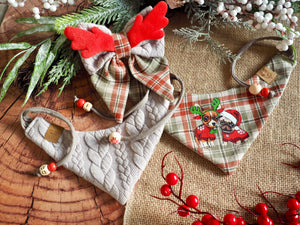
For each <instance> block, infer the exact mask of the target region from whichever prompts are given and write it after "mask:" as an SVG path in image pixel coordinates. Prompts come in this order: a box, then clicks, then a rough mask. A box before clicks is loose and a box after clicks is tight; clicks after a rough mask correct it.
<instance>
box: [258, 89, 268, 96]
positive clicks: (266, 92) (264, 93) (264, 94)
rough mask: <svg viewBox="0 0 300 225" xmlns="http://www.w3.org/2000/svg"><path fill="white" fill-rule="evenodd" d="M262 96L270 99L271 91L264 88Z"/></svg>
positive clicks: (261, 92)
mask: <svg viewBox="0 0 300 225" xmlns="http://www.w3.org/2000/svg"><path fill="white" fill-rule="evenodd" d="M260 94H261V96H263V97H268V96H269V94H270V89H269V88H263V89H261V91H260Z"/></svg>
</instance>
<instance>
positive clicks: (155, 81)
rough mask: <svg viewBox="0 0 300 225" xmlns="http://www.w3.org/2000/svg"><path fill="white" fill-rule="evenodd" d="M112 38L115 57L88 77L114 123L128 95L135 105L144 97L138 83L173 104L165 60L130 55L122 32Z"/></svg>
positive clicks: (142, 89) (121, 119)
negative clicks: (112, 117)
mask: <svg viewBox="0 0 300 225" xmlns="http://www.w3.org/2000/svg"><path fill="white" fill-rule="evenodd" d="M112 37H113V40H114V44H115V55H113V56H112V58H111V59H109V60H108V61H107V62H106V63H105V64H104V66H103V67H102V68H101V69H100V70H99V71H98V72H97V73H96V74H93V75H92V76H91V81H92V83H93V85H94V87H95V88H96V90H97V91H98V93H99V94H100V96H101V97H102V99H103V101H104V102H105V103H106V105H107V107H108V109H109V110H110V111H111V113H112V114H113V115H114V117H115V119H116V121H117V122H118V123H122V121H123V118H124V113H125V107H126V103H127V99H128V96H132V97H133V101H134V102H136V101H138V100H139V99H141V96H142V95H143V94H145V88H143V87H141V85H140V84H142V85H144V86H146V87H147V88H149V89H150V90H152V91H154V92H155V93H157V94H158V95H160V96H162V97H164V98H165V99H167V100H169V101H173V100H174V97H173V86H172V85H171V82H170V73H169V66H168V61H167V60H166V59H165V58H164V57H143V56H139V55H133V54H131V48H130V44H129V42H128V39H127V37H126V35H125V34H124V33H119V34H112ZM135 80H137V81H138V82H139V83H140V84H138V83H137V82H136V81H135Z"/></svg>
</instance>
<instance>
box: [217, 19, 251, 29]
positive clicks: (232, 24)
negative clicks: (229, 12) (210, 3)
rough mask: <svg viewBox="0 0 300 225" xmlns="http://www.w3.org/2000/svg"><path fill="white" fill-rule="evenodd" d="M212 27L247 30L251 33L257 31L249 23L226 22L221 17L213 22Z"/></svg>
mask: <svg viewBox="0 0 300 225" xmlns="http://www.w3.org/2000/svg"><path fill="white" fill-rule="evenodd" d="M212 25H213V26H214V27H215V28H226V27H232V28H239V29H245V30H249V31H255V28H254V27H253V26H252V25H249V23H247V22H244V21H235V22H231V21H228V20H225V19H223V18H221V17H217V19H216V20H214V21H213V22H212Z"/></svg>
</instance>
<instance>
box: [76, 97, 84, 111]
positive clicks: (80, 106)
mask: <svg viewBox="0 0 300 225" xmlns="http://www.w3.org/2000/svg"><path fill="white" fill-rule="evenodd" d="M84 104H85V100H84V99H83V98H80V99H78V100H77V101H76V106H77V107H78V108H80V109H82V108H83V106H84Z"/></svg>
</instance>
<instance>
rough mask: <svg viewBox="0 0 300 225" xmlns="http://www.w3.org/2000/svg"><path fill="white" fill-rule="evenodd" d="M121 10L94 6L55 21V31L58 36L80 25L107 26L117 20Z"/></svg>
mask: <svg viewBox="0 0 300 225" xmlns="http://www.w3.org/2000/svg"><path fill="white" fill-rule="evenodd" d="M119 10H120V9H119V8H118V7H117V6H116V7H114V8H104V7H102V6H93V7H91V8H88V9H84V10H82V11H81V13H72V14H69V15H67V16H62V17H61V18H59V19H57V20H56V21H55V30H56V32H57V33H58V34H63V32H64V30H65V28H66V27H68V26H73V27H74V26H77V24H79V23H95V24H106V23H110V22H111V21H112V20H115V19H116V18H117V16H118V13H119Z"/></svg>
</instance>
